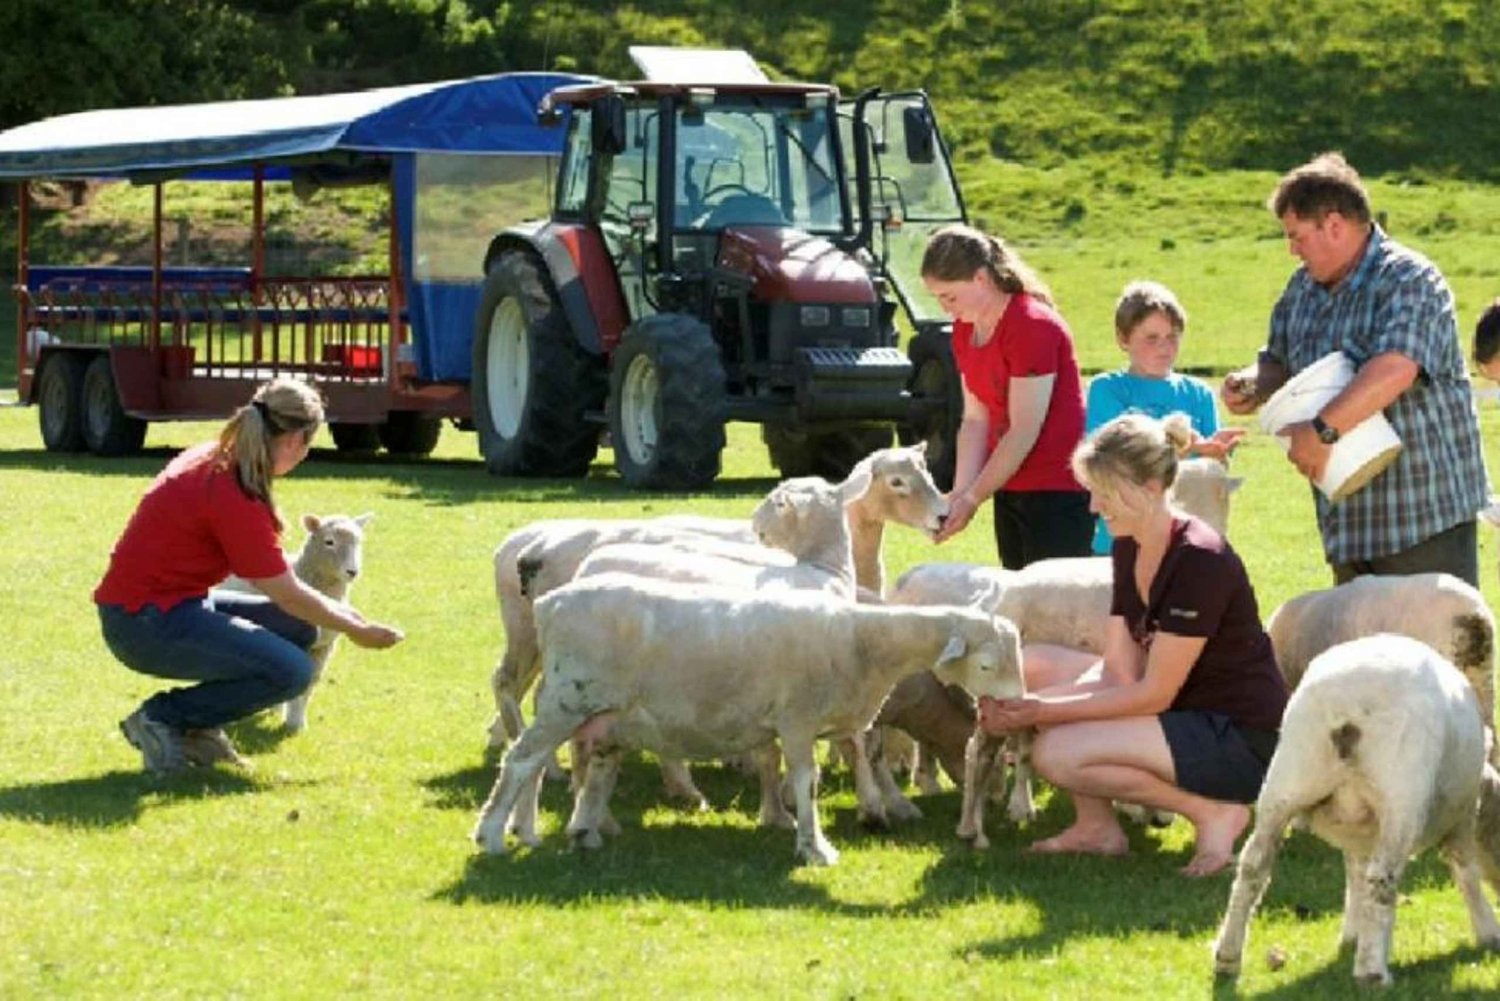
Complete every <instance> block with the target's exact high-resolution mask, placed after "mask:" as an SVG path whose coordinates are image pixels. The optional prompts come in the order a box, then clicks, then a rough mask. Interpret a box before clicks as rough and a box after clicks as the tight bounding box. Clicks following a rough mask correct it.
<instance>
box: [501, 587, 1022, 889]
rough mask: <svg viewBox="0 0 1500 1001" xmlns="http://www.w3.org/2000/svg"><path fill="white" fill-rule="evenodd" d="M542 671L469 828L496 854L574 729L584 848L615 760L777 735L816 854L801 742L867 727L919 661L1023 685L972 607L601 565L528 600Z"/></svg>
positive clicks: (966, 678)
mask: <svg viewBox="0 0 1500 1001" xmlns="http://www.w3.org/2000/svg"><path fill="white" fill-rule="evenodd" d="M536 614H537V627H538V631H539V636H540V643H541V647H542V650H543V660H544V665H545V666H544V674H545V680H544V683H543V684H542V685H541V687H540V690H539V693H538V697H537V711H536V717H535V719H534V720H533V722H532V724H531V726H530V727H529V728H528V729H527V730H526V732H525V733H523V734H522V735H521V737H520V739H519V740H518V741H517V742H516V744H515V745H514V746H513V747H512V748H511V749H510V751H509V752H508V753H507V754H506V756H505V758H504V761H503V764H502V766H501V768H500V775H499V777H498V779H497V781H496V783H495V787H494V789H493V790H492V792H491V794H490V797H489V799H488V800H487V801H486V803H485V805H484V808H483V809H482V810H481V812H480V816H479V822H478V824H477V825H476V827H475V830H474V835H473V836H474V839H475V840H476V841H477V842H479V844H481V845H482V846H483V847H484V848H485V850H486V851H488V852H491V853H499V852H503V851H504V850H505V830H506V822H507V818H508V817H509V815H510V813H511V811H512V809H513V808H514V807H515V805H516V802H517V800H518V798H519V797H520V796H521V795H522V794H523V792H524V791H525V789H526V788H527V787H528V786H529V785H530V783H531V782H532V781H533V779H534V778H535V776H536V774H537V773H538V771H539V769H541V768H542V766H543V763H544V762H545V760H546V758H547V757H548V756H549V755H550V754H551V753H552V751H553V750H554V749H555V748H556V747H557V746H558V745H559V744H561V743H562V742H563V741H564V740H566V739H568V737H569V736H570V735H571V734H573V733H574V731H576V730H578V729H579V727H581V726H583V725H584V724H585V722H587V723H588V726H587V727H585V732H586V733H587V734H588V735H589V737H590V739H591V740H592V741H593V753H592V754H591V755H590V757H589V759H588V760H589V765H588V775H587V777H586V779H585V784H584V789H583V792H582V793H581V794H580V796H579V799H578V803H577V805H576V806H575V810H574V817H573V820H572V821H571V822H570V824H569V827H570V831H571V832H572V833H573V834H574V836H575V837H577V838H578V839H579V840H580V841H581V843H583V844H584V845H585V846H590V845H593V844H597V842H598V836H599V832H600V827H601V823H600V818H601V817H602V816H603V811H604V809H605V807H607V799H608V792H609V787H610V786H611V784H612V782H613V777H614V768H615V764H616V761H617V755H618V753H619V751H620V750H621V749H622V748H645V749H650V750H655V751H657V752H658V753H661V754H666V755H672V756H676V757H682V758H689V757H724V756H730V755H737V754H742V753H745V752H749V751H755V750H759V749H763V748H764V747H765V746H766V745H768V744H769V743H770V742H771V741H773V740H779V741H780V743H781V747H782V750H783V752H784V754H785V755H786V759H787V762H788V765H789V768H790V772H791V786H792V789H793V793H794V796H795V800H796V819H797V842H796V843H797V853H798V855H799V856H801V857H802V858H805V859H806V860H808V861H809V862H812V863H815V864H831V863H833V862H834V861H836V860H837V858H838V853H837V851H836V850H835V849H834V848H833V846H832V845H830V844H829V843H828V842H827V840H826V839H825V838H824V837H823V834H822V831H821V830H820V828H819V826H818V819H817V811H816V809H815V803H814V786H815V781H816V779H815V764H814V759H813V743H814V741H815V740H816V739H817V738H818V737H819V736H820V735H827V734H832V735H835V736H847V735H850V734H853V733H857V732H859V731H860V730H863V729H864V728H866V727H867V726H868V725H869V723H870V720H871V719H872V718H873V717H874V715H875V713H876V710H877V709H878V708H879V706H880V703H881V701H882V700H883V699H884V698H885V696H886V693H887V692H889V691H890V689H891V687H892V686H893V685H894V684H895V682H896V681H897V680H898V679H900V678H902V677H905V676H906V675H909V674H913V673H916V672H918V671H921V670H926V669H932V670H933V671H934V672H935V673H936V674H937V676H938V677H939V678H940V679H944V680H948V681H955V682H959V683H961V684H963V685H964V686H965V687H966V688H968V689H969V690H970V691H971V692H973V693H974V694H975V695H990V696H993V697H1015V696H1018V695H1019V694H1021V692H1022V680H1021V673H1020V644H1019V641H1018V638H1017V636H1016V633H1015V630H1014V628H1013V627H1012V626H1011V625H1010V624H1009V623H1006V622H1004V620H1001V619H996V618H994V617H992V616H988V615H984V614H983V613H980V612H977V611H974V610H972V609H939V608H890V607H885V606H871V605H858V604H851V603H849V602H847V601H844V600H840V599H836V598H832V597H829V596H827V595H823V594H814V593H810V592H784V593H767V594H746V593H742V592H738V591H730V590H721V589H715V588H706V587H705V588H689V587H686V586H684V585H680V584H674V583H671V582H665V581H653V580H647V579H642V578H635V577H628V576H616V575H604V576H600V577H593V578H588V579H584V580H579V581H576V582H574V583H572V584H569V585H567V586H566V587H564V588H560V589H558V590H556V591H554V592H552V593H551V594H549V595H548V596H546V597H544V598H542V599H541V600H540V601H538V603H537V606H536Z"/></svg>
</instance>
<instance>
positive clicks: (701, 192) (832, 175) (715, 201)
mask: <svg viewBox="0 0 1500 1001" xmlns="http://www.w3.org/2000/svg"><path fill="white" fill-rule="evenodd" d="M832 123H833V117H832V115H831V114H830V113H829V111H828V109H827V108H821V107H807V106H806V105H805V104H804V103H802V102H801V101H798V102H796V103H792V102H788V103H787V104H786V105H784V106H776V105H768V104H767V103H766V102H765V101H763V100H756V101H753V102H751V101H747V102H745V103H743V104H737V103H724V102H722V101H721V102H717V103H714V104H713V105H711V106H708V107H697V106H693V105H691V104H689V105H684V106H682V107H680V108H679V109H678V110H677V119H676V124H677V136H676V140H677V141H676V150H677V157H676V170H677V183H676V190H677V204H676V206H675V212H674V219H675V223H676V226H677V228H679V229H687V230H717V229H723V228H724V227H726V226H734V225H742V226H744V225H762V226H791V227H793V228H795V229H799V230H804V231H807V232H812V233H823V234H827V235H838V234H840V233H843V232H844V231H845V229H846V226H845V223H844V210H843V204H842V201H841V193H842V192H841V188H840V185H839V181H838V176H839V175H838V170H837V168H836V166H835V163H834V151H833V136H832V133H831V129H832Z"/></svg>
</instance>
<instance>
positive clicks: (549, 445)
mask: <svg viewBox="0 0 1500 1001" xmlns="http://www.w3.org/2000/svg"><path fill="white" fill-rule="evenodd" d="M605 379H606V375H605V367H604V361H603V359H602V358H599V357H597V356H594V355H591V354H589V353H588V352H587V351H585V350H584V349H583V348H582V347H581V346H579V344H578V341H577V339H576V338H575V337H574V336H573V331H572V330H571V329H570V328H569V326H568V321H567V317H566V316H565V315H564V314H563V308H562V304H561V303H560V302H558V300H557V293H556V292H555V291H554V290H553V288H552V285H551V282H550V280H549V279H548V278H547V276H546V274H545V273H544V272H543V269H542V266H541V264H540V262H539V261H537V259H536V258H535V257H534V256H533V255H531V254H529V253H526V252H525V251H521V250H509V251H506V252H504V253H502V254H501V255H500V257H499V259H498V260H496V262H495V264H494V265H493V266H492V267H491V268H490V271H489V274H487V275H486V276H485V279H484V291H483V293H482V295H481V298H480V302H479V312H478V315H477V317H476V319H475V324H474V372H473V377H472V379H471V381H470V384H469V388H470V392H471V393H472V396H473V414H474V427H475V429H476V430H477V431H478V432H479V450H480V453H481V454H482V455H483V456H484V464H485V467H486V468H488V469H489V471H490V472H491V473H494V474H496V475H498V476H582V475H584V474H585V473H587V472H588V469H589V463H590V462H592V461H593V460H594V456H595V454H596V453H597V452H598V450H599V430H600V429H599V425H598V424H597V423H595V422H593V421H590V420H589V417H588V415H589V413H590V412H594V413H597V412H598V411H599V410H600V408H601V407H602V406H603V404H604V394H605V389H606V382H605Z"/></svg>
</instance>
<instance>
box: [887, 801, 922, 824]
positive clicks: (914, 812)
mask: <svg viewBox="0 0 1500 1001" xmlns="http://www.w3.org/2000/svg"><path fill="white" fill-rule="evenodd" d="M885 812H886V816H888V817H890V818H891V819H892V820H899V821H900V822H902V823H903V824H904V823H909V822H910V821H913V820H921V819H922V809H921V807H919V806H917V804H915V803H913V802H912V801H911V800H909V799H899V800H893V801H891V802H889V803H887V804H886V805H885Z"/></svg>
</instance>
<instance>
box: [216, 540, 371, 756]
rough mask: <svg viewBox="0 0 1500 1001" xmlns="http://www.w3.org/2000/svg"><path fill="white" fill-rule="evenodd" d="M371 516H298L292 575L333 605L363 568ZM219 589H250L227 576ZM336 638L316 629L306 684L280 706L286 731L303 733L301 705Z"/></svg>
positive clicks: (304, 723)
mask: <svg viewBox="0 0 1500 1001" xmlns="http://www.w3.org/2000/svg"><path fill="white" fill-rule="evenodd" d="M374 517H375V515H373V514H369V513H367V514H361V515H358V516H357V517H353V518H351V517H348V516H346V515H341V514H332V515H328V516H326V517H322V518H320V517H318V516H317V515H315V514H305V515H303V516H302V527H303V528H305V529H306V530H307V538H306V539H304V540H302V548H301V550H299V551H298V553H297V555H296V556H295V557H293V558H292V559H291V560H290V562H291V566H292V572H293V573H294V574H296V575H297V577H298V579H300V580H301V581H302V582H303V583H304V584H306V585H307V586H308V587H311V588H313V589H314V590H316V591H321V592H322V593H323V594H325V595H327V596H328V597H330V598H332V599H334V600H335V601H343V600H344V599H345V598H346V597H348V594H349V588H350V586H351V585H353V583H354V581H355V578H357V577H358V576H359V573H360V570H361V568H362V567H363V564H364V542H365V526H367V525H369V523H370V521H371V520H372V519H373V518H374ZM219 587H222V588H227V589H230V590H238V591H242V592H247V593H248V592H253V591H254V588H252V587H251V585H250V584H249V583H248V582H246V581H243V580H240V579H239V578H238V577H230V578H228V579H227V580H225V581H224V582H223V583H222V584H220V585H219ZM256 593H258V592H256ZM338 639H339V633H338V632H337V631H335V630H332V629H319V630H318V638H317V639H316V640H315V641H313V645H312V649H311V650H309V651H308V652H309V653H310V654H311V656H312V662H313V675H312V684H311V685H309V686H308V689H307V691H305V692H303V693H302V694H301V695H299V696H297V697H296V698H295V699H292V700H290V701H289V702H287V703H285V704H284V705H283V706H282V722H283V725H284V726H285V727H286V728H287V730H288V731H290V732H291V733H301V732H302V731H303V730H306V729H307V704H308V702H309V701H310V700H311V698H312V689H313V686H315V685H317V683H318V681H319V680H320V679H321V678H322V677H323V670H324V668H326V667H327V666H328V658H329V657H331V656H332V655H333V650H334V647H335V646H336V645H337V643H338Z"/></svg>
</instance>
